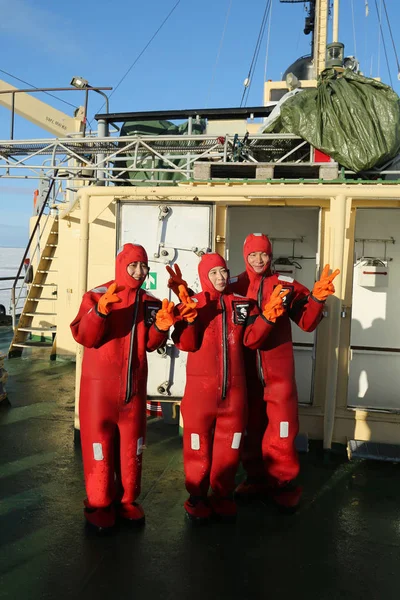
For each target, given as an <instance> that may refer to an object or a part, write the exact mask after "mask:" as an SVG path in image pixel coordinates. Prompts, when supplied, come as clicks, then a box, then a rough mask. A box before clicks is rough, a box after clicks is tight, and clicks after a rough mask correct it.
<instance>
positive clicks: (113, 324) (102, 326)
mask: <svg viewBox="0 0 400 600" xmlns="http://www.w3.org/2000/svg"><path fill="white" fill-rule="evenodd" d="M135 261H140V262H144V263H146V264H147V254H146V251H145V249H144V248H143V247H142V246H138V245H135V244H125V245H124V247H123V249H122V250H121V251H120V253H119V254H118V255H117V258H116V281H117V282H118V284H119V285H123V286H125V289H124V290H123V291H120V292H119V293H118V296H119V297H120V299H121V302H120V303H117V304H114V305H113V307H112V310H111V312H110V313H109V314H108V315H103V314H101V313H100V312H98V310H97V305H98V301H99V299H100V298H101V296H102V295H103V294H104V293H105V292H106V291H107V289H108V287H109V286H110V285H111V283H112V281H109V282H108V283H105V284H103V285H102V286H99V287H97V288H95V289H93V290H91V291H89V292H87V293H86V294H85V295H84V296H83V300H82V304H81V307H80V309H79V313H78V315H77V317H76V318H75V319H74V321H73V322H72V323H71V331H72V335H73V336H74V339H75V340H76V341H77V342H78V343H79V344H82V346H84V347H85V350H84V355H83V364H82V377H81V387H80V403H79V418H80V426H81V444H82V455H83V466H84V473H85V484H86V492H87V502H86V507H87V508H104V507H108V506H109V505H110V504H111V503H112V502H113V501H115V500H116V501H120V503H121V506H120V508H121V507H122V508H123V507H124V506H126V507H127V511H128V518H130V517H129V506H130V505H131V504H132V503H133V502H134V501H135V500H136V498H137V497H138V496H139V494H140V483H141V470H142V450H143V446H144V440H145V430H146V383H147V357H146V351H148V352H151V351H153V350H155V349H157V348H158V347H159V346H161V345H162V343H163V342H164V341H165V340H166V336H167V332H165V331H159V330H158V329H157V328H156V326H155V325H154V319H155V315H156V313H157V311H158V310H159V309H160V307H161V302H160V301H159V300H157V299H156V298H154V297H153V296H151V295H149V294H147V293H146V292H145V291H144V290H142V289H140V285H141V283H142V281H138V280H135V279H134V278H133V277H131V276H130V275H129V273H128V272H127V266H128V265H129V264H130V263H132V262H135ZM118 436H119V444H118ZM114 471H115V472H116V473H117V476H118V478H120V483H121V490H117V489H116V487H115V484H114ZM122 516H124V515H123V512H122Z"/></svg>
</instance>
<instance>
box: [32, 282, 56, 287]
mask: <svg viewBox="0 0 400 600" xmlns="http://www.w3.org/2000/svg"><path fill="white" fill-rule="evenodd" d="M55 285H57V284H56V283H32V287H54V286H55Z"/></svg>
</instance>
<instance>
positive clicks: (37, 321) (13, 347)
mask: <svg viewBox="0 0 400 600" xmlns="http://www.w3.org/2000/svg"><path fill="white" fill-rule="evenodd" d="M51 219H52V222H51V223H50V232H49V234H48V237H47V240H46V243H45V246H44V248H43V251H42V253H41V256H40V259H39V263H38V265H37V268H36V270H35V274H34V276H33V280H32V283H31V284H27V286H28V294H27V296H26V299H25V303H24V306H23V309H22V312H21V315H20V318H19V321H18V323H17V325H16V327H15V329H14V336H13V339H12V342H11V344H10V349H9V353H8V355H9V358H14V357H17V356H21V354H22V351H23V349H24V348H32V347H34V348H50V349H51V352H50V359H55V358H56V331H57V327H56V325H55V324H53V323H52V322H51V321H52V318H53V317H55V316H56V314H57V313H56V312H55V309H54V303H55V302H56V300H57V285H56V284H55V283H53V282H52V274H53V273H56V270H55V269H54V268H52V266H53V260H54V258H55V251H56V248H57V244H58V217H51ZM49 306H50V308H49ZM34 336H40V339H39V340H34V339H33V340H32V339H29V338H32V337H34Z"/></svg>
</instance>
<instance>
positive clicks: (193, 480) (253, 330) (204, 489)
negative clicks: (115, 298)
mask: <svg viewBox="0 0 400 600" xmlns="http://www.w3.org/2000/svg"><path fill="white" fill-rule="evenodd" d="M177 272H179V274H180V271H179V267H178V268H177ZM169 273H170V274H171V269H169ZM174 275H175V274H174ZM199 277H200V283H201V287H202V290H203V291H202V292H200V293H199V294H195V295H194V296H192V297H189V295H188V292H187V289H186V286H185V282H184V281H183V280H182V277H181V276H180V284H179V285H180V287H179V286H178V287H179V289H177V291H178V293H179V294H180V298H181V300H182V303H183V305H185V306H186V307H187V309H188V310H187V312H186V316H184V317H183V320H182V321H179V322H178V323H176V325H175V330H174V332H173V334H172V339H173V341H174V343H175V345H176V346H177V347H178V348H179V349H180V350H184V351H187V352H189V356H188V360H187V371H186V387H185V393H184V396H183V399H182V403H181V412H182V416H183V425H184V428H183V460H184V469H185V477H186V480H185V485H186V489H187V491H188V492H189V494H190V496H189V498H188V499H187V500H186V502H185V503H184V507H185V510H186V512H187V514H188V516H189V517H190V518H191V519H195V520H206V519H208V518H209V517H210V516H211V515H212V514H214V515H216V516H218V517H222V518H228V519H234V518H235V516H236V512H237V509H236V503H235V501H234V500H233V491H234V489H235V474H236V470H237V467H238V464H239V459H240V454H239V449H240V446H241V440H242V434H243V431H244V428H245V425H246V417H247V402H246V379H245V370H244V362H243V343H244V344H246V343H249V344H251V345H252V346H255V345H257V344H259V343H262V342H263V340H264V339H265V337H267V336H268V334H269V332H270V331H271V329H272V328H273V324H272V323H271V322H269V321H268V320H267V318H266V316H265V315H267V316H268V315H269V313H268V307H267V306H266V307H265V310H264V315H263V316H260V318H259V319H258V320H257V321H255V323H254V325H250V326H249V325H248V323H249V319H252V318H253V317H254V319H255V318H256V317H257V315H259V311H258V309H257V306H256V303H255V302H252V301H251V300H249V299H248V298H244V297H242V296H239V295H238V294H232V293H231V292H230V291H229V290H228V289H227V282H228V270H227V267H226V263H225V260H224V259H223V258H222V257H221V256H220V255H219V254H214V253H212V254H205V255H203V256H202V258H201V261H200V263H199ZM280 291H281V288H278V290H277V293H279V292H280ZM275 295H276V294H275ZM275 301H276V300H275V297H274V298H272V302H273V303H274V302H275ZM280 302H281V303H282V300H280ZM178 308H179V307H178ZM181 312H182V313H183V311H182V310H181ZM210 485H211V489H212V495H211V496H210V497H209V498H208V497H207V494H208V490H209V487H210Z"/></svg>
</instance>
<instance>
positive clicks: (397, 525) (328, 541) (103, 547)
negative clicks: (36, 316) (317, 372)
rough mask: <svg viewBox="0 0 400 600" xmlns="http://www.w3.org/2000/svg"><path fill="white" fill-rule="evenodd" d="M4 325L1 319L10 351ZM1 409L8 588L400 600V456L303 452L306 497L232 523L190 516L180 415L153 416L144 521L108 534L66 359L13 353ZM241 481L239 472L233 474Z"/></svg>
mask: <svg viewBox="0 0 400 600" xmlns="http://www.w3.org/2000/svg"><path fill="white" fill-rule="evenodd" d="M10 338H11V331H10V328H7V327H1V328H0V350H3V351H4V350H6V349H7V346H8V343H9V341H10ZM6 368H7V371H8V373H9V380H8V383H7V391H8V395H9V404H7V405H6V404H5V403H3V405H1V406H0V435H1V438H0V444H1V452H0V463H1V470H0V478H1V492H0V494H1V503H0V532H1V535H0V598H10V599H11V598H12V599H13V600H14V599H15V600H19V599H22V598H29V599H30V600H35V599H39V598H40V599H47V598H51V599H63V598H68V599H70V598H75V599H80V598H82V599H83V598H85V600H87V599H90V598H96V600H102V599H106V598H107V599H110V598H115V599H119V598H135V600H141V599H142V598H143V599H146V600H149V599H151V600H153V599H157V598H160V599H161V598H162V599H163V600H170V599H171V600H180V599H182V600H183V599H185V600H186V599H188V598H190V599H191V600H197V599H199V600H200V599H201V600H203V599H204V598H205V597H208V598H230V600H234V599H236V598H241V599H243V600H245V599H249V600H250V599H251V600H258V599H260V600H261V599H265V598H270V599H271V600H274V599H275V598H276V599H277V598H279V599H280V600H285V599H288V600H289V599H290V600H293V598H309V599H311V600H313V599H314V598H315V599H318V600H328V599H329V600H331V599H332V600H338V599H347V598H348V599H351V600H354V599H355V598H363V599H364V600H369V599H373V600H375V599H376V600H380V599H382V598H385V599H386V600H390V599H393V600H394V599H395V598H396V599H397V598H398V593H399V592H398V589H399V587H398V583H399V576H398V565H399V556H400V500H399V499H400V465H399V464H391V463H383V462H372V461H366V460H363V461H361V460H359V461H354V462H348V461H347V459H346V457H345V456H344V455H343V454H331V455H330V456H329V457H327V456H326V455H324V453H323V452H322V448H321V446H320V445H319V444H318V443H311V444H310V451H309V452H308V453H307V454H302V456H301V461H302V475H301V479H302V483H303V485H304V487H305V494H304V501H303V504H302V506H301V508H300V510H299V511H298V513H297V514H295V515H293V516H282V515H280V514H278V513H277V512H276V510H275V509H274V507H272V506H270V505H267V504H263V503H262V502H261V501H260V502H256V503H253V504H251V505H249V506H246V507H241V508H240V513H239V517H238V521H237V523H236V524H235V525H232V524H221V523H210V524H209V525H207V526H202V527H194V526H193V525H191V523H190V522H188V521H187V520H186V519H185V516H184V512H183V508H182V503H183V501H184V500H185V498H186V492H185V489H184V485H183V469H182V452H181V439H180V438H179V436H178V430H177V426H174V425H168V424H165V423H164V422H163V421H162V420H153V421H151V422H150V423H149V427H148V440H147V446H148V449H147V450H146V454H145V458H144V474H143V492H142V496H141V502H142V503H143V506H144V508H145V511H146V525H145V527H144V528H143V529H141V530H134V529H131V528H128V527H124V526H122V525H121V526H118V528H117V529H116V530H115V531H114V532H113V533H112V534H111V535H108V536H105V537H99V536H97V535H94V534H91V533H89V532H88V531H87V530H86V528H85V527H84V523H83V514H82V500H83V497H84V487H83V476H82V467H81V455H80V448H79V446H76V445H74V441H73V414H74V379H75V367H74V364H72V363H67V362H55V363H50V362H49V361H48V360H47V359H40V358H35V359H30V358H29V356H28V357H26V358H21V359H13V360H11V361H7V362H6ZM238 478H240V473H239V475H238Z"/></svg>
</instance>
